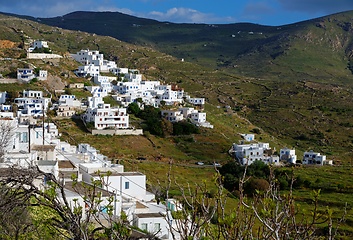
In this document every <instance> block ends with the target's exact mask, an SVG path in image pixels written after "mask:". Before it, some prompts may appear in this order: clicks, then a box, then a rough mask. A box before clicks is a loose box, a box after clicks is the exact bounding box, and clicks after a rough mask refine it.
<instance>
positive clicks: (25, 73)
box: [17, 68, 36, 82]
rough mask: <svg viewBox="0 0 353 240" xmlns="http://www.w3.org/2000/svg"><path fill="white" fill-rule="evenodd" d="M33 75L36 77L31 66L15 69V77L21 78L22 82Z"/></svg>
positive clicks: (28, 79) (27, 80)
mask: <svg viewBox="0 0 353 240" xmlns="http://www.w3.org/2000/svg"><path fill="white" fill-rule="evenodd" d="M35 77H36V75H35V74H34V71H33V69H31V68H18V69H17V79H18V80H21V81H24V82H29V81H31V80H32V79H33V78H35Z"/></svg>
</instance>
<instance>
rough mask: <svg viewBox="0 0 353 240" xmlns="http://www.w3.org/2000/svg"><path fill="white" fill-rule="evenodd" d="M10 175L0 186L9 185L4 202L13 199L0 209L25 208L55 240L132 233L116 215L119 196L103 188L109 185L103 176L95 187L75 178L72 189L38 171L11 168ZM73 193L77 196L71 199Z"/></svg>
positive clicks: (35, 224)
mask: <svg viewBox="0 0 353 240" xmlns="http://www.w3.org/2000/svg"><path fill="white" fill-rule="evenodd" d="M7 174H8V175H7V176H6V177H5V178H3V179H1V180H0V186H8V187H9V189H10V191H7V193H6V195H5V197H4V198H2V199H8V200H10V199H13V200H11V202H9V201H7V203H4V204H2V205H0V210H1V207H4V208H5V209H9V208H15V209H17V208H19V207H25V208H26V209H27V210H29V211H31V212H32V215H33V221H32V224H31V226H32V227H34V226H39V227H40V228H41V230H42V231H41V232H50V233H51V234H53V236H51V237H52V238H53V239H55V237H54V236H57V237H60V236H61V237H64V238H68V239H77V240H79V239H80V240H81V239H97V238H103V239H126V238H128V237H129V236H130V234H131V230H130V229H129V228H128V227H127V223H126V222H125V221H124V219H123V218H120V217H117V216H116V214H115V212H114V211H115V208H114V205H115V201H116V198H115V195H116V194H115V193H112V192H108V191H105V190H104V189H103V188H102V187H104V186H105V185H106V183H105V182H104V181H103V179H104V177H103V175H101V176H102V177H101V178H100V179H98V180H94V181H92V184H88V183H84V182H78V181H77V178H76V177H73V181H72V182H71V184H70V186H71V187H70V186H68V183H66V184H65V185H64V183H63V182H61V181H58V180H57V179H56V178H55V177H54V176H53V175H52V174H48V173H44V172H42V171H40V170H39V169H38V168H30V169H16V168H10V169H9V170H8V172H7ZM43 181H44V182H43ZM38 182H43V183H42V184H39V185H38ZM69 192H73V193H75V195H76V197H74V198H69V197H68V195H67V194H68V193H69ZM103 194H104V195H105V198H104V199H103ZM13 216H15V215H13ZM43 229H46V230H45V231H43Z"/></svg>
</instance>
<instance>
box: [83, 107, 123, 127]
mask: <svg viewBox="0 0 353 240" xmlns="http://www.w3.org/2000/svg"><path fill="white" fill-rule="evenodd" d="M83 120H84V121H86V122H93V123H94V127H95V128H96V129H98V130H101V129H106V128H112V129H127V128H129V115H128V114H127V113H126V108H110V104H102V103H101V104H98V106H97V107H95V108H87V110H86V113H85V114H84V115H83Z"/></svg>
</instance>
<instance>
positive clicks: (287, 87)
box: [0, 20, 353, 231]
mask: <svg viewBox="0 0 353 240" xmlns="http://www.w3.org/2000/svg"><path fill="white" fill-rule="evenodd" d="M17 21H19V20H17ZM10 22H11V24H12V25H10V28H9V27H5V28H3V33H4V35H3V36H1V38H3V39H7V38H8V39H11V40H12V41H18V42H19V43H20V41H21V36H23V35H22V33H21V32H18V31H13V30H11V27H12V28H16V29H21V30H22V31H24V33H25V34H26V35H29V36H31V37H32V38H41V39H48V40H49V41H50V45H51V46H54V44H53V43H54V42H55V43H56V46H55V47H53V48H55V50H56V51H59V52H62V53H65V52H66V51H67V50H70V51H75V50H79V49H80V48H83V47H89V48H91V49H95V47H97V45H98V46H99V48H100V50H101V51H103V52H104V53H105V54H106V55H108V56H110V57H111V58H114V57H115V56H119V57H120V59H119V64H120V65H121V66H129V67H136V68H139V69H141V70H142V71H143V72H144V73H145V74H147V75H149V76H151V77H152V78H153V77H155V78H158V79H164V80H165V81H167V82H179V84H180V85H181V86H183V87H185V88H186V89H187V91H189V92H191V93H193V94H194V95H196V96H203V97H206V98H207V99H208V102H209V104H207V105H206V111H207V113H208V119H209V120H210V121H211V123H212V124H214V125H215V130H212V131H211V130H205V131H202V133H201V134H200V135H195V136H194V137H193V141H192V142H190V138H185V139H179V138H166V139H162V138H155V137H153V136H152V137H151V140H152V142H153V143H154V145H153V144H152V143H151V141H149V140H148V139H147V138H145V137H136V136H131V137H119V136H114V137H107V136H97V137H93V136H91V135H89V134H88V133H86V132H85V131H84V129H83V128H82V125H81V124H80V123H79V122H72V121H68V120H60V121H58V123H59V124H58V125H59V129H60V131H61V132H63V139H67V140H68V141H70V142H71V143H73V144H76V143H79V142H88V143H90V144H92V145H93V146H94V147H96V148H98V149H99V150H101V152H102V153H103V154H106V155H108V156H109V157H111V158H112V159H122V161H123V163H125V166H126V169H127V170H139V171H142V172H144V173H146V174H147V176H148V179H149V183H150V184H151V185H156V184H158V181H159V182H162V181H163V179H165V173H166V171H167V170H168V165H167V164H162V163H166V162H168V161H169V160H171V159H173V160H174V162H177V163H180V164H191V166H175V167H173V172H174V177H175V178H177V180H178V181H179V182H181V183H182V184H186V183H187V182H194V183H195V182H198V181H200V180H202V179H205V180H207V181H209V183H210V182H211V179H212V176H213V174H214V170H213V169H212V168H194V167H193V166H194V164H193V163H194V162H195V161H198V160H200V159H201V160H203V161H206V162H207V161H209V162H211V161H213V160H215V159H217V160H220V162H224V161H227V160H228V159H229V157H228V155H227V153H226V152H227V150H228V148H229V147H230V145H231V143H232V142H236V141H238V140H239V139H240V137H239V135H238V133H243V132H248V131H249V130H251V129H253V128H254V127H255V125H253V124H251V123H249V122H248V120H246V119H245V118H243V116H244V117H247V118H250V119H251V120H252V121H253V122H254V123H256V124H259V125H261V126H263V129H264V130H266V131H268V132H271V133H274V135H275V136H276V137H278V138H274V137H272V136H270V135H268V134H266V132H263V133H262V134H261V135H260V136H257V138H259V139H260V138H261V139H262V140H263V141H270V142H271V146H275V147H276V148H277V149H278V148H279V147H282V146H283V145H284V144H283V142H280V141H279V140H277V139H281V140H284V141H285V142H286V143H287V144H288V146H296V147H297V150H299V152H300V151H303V150H305V149H307V148H309V147H313V148H314V147H315V148H316V147H317V146H321V147H320V150H321V151H323V152H325V153H328V152H332V154H334V156H335V157H337V158H338V157H340V158H342V159H346V160H347V161H348V160H349V159H351V157H350V155H348V154H349V152H348V150H349V149H350V147H349V146H350V144H351V142H350V141H351V140H350V136H353V134H352V133H351V126H350V119H351V117H350V115H351V110H350V109H352V107H351V106H350V101H349V99H350V96H351V92H352V91H351V88H350V87H349V86H344V87H343V86H342V85H340V84H336V83H335V84H321V83H313V82H311V81H308V80H306V81H305V82H304V81H298V82H292V81H289V79H288V80H287V81H283V82H281V84H279V83H278V81H276V79H269V78H261V79H255V78H249V77H239V76H236V75H233V74H228V73H224V72H222V71H219V70H218V71H216V70H209V69H207V68H204V67H200V66H198V65H194V64H191V63H188V62H181V61H176V59H175V58H172V57H170V56H168V55H165V54H161V53H158V52H156V51H155V50H152V49H150V48H147V47H138V46H133V45H129V44H125V43H122V42H120V41H117V40H114V39H111V38H108V37H97V36H94V35H92V34H85V33H75V32H69V31H66V30H62V29H52V28H49V27H45V26H43V25H38V24H35V23H31V22H27V21H19V22H20V23H21V24H22V25H21V24H19V23H18V22H16V23H15V22H14V21H4V22H2V24H0V26H4V25H5V26H6V25H7V24H9V23H10ZM18 51H20V50H18ZM4 54H5V56H6V54H8V53H6V52H5V53H4ZM297 56H298V55H297ZM281 57H282V56H281ZM313 61H314V60H313ZM298 62H300V61H299V60H298ZM61 63H62V64H64V63H65V65H64V67H63V69H60V67H59V68H58V69H56V68H53V69H52V70H51V71H53V74H54V73H60V71H64V70H71V69H67V68H71V67H74V66H75V65H72V64H71V63H70V61H69V60H63V62H61ZM4 64H5V63H4ZM36 64H40V65H42V66H43V67H44V66H46V63H45V62H43V63H40V62H37V63H36ZM67 80H68V81H69V80H70V81H78V80H79V79H67ZM300 80H303V79H300ZM0 87H1V90H6V89H8V86H7V85H1V86H0ZM13 87H14V89H13V91H16V90H21V89H22V87H24V86H23V85H20V86H17V85H16V86H15V85H13ZM26 87H31V88H32V86H26ZM313 93H315V94H313ZM332 96H334V97H335V101H332ZM224 105H231V106H232V107H234V106H240V107H242V109H243V110H242V111H241V112H236V113H235V112H233V111H225V109H224V108H223V107H222V106H224ZM217 106H221V107H220V108H218V107H217ZM320 106H321V107H320ZM340 124H341V125H343V126H341V125H340ZM301 133H304V134H305V135H306V136H300V134H301ZM309 133H310V134H311V133H312V135H309ZM318 133H320V134H318ZM322 134H323V136H322ZM298 136H299V137H301V138H302V139H300V138H299V139H295V138H293V137H298ZM321 139H326V140H325V141H327V142H326V143H325V141H321ZM107 142H110V143H112V144H110V145H109V146H107V144H106V143H107ZM345 153H347V154H345ZM140 155H144V156H147V158H148V159H149V160H154V157H161V158H160V161H161V162H159V163H154V162H137V161H134V159H136V157H137V156H140ZM298 155H299V154H298ZM296 172H297V174H300V175H301V176H303V177H304V178H305V179H309V180H312V181H313V182H317V183H318V184H319V183H325V184H332V186H333V187H334V188H336V189H338V188H339V187H342V186H344V189H352V188H353V185H352V183H351V182H350V180H349V179H351V173H350V168H346V169H345V168H320V169H317V168H302V169H297V170H296ZM181 176H182V177H181ZM314 176H315V177H314ZM314 178H315V179H314ZM317 179H320V180H317ZM339 184H342V185H339ZM176 193H177V192H176ZM296 195H297V198H298V202H301V206H304V207H305V206H306V204H307V202H308V201H309V199H310V191H308V190H307V189H304V190H302V191H298V192H296ZM322 195H323V200H322V202H321V203H322V206H323V208H324V207H325V206H326V205H328V206H333V207H334V210H335V211H336V213H335V216H336V217H339V216H341V215H342V207H341V206H342V203H341V202H337V199H340V200H342V199H343V200H344V201H347V202H349V203H351V202H352V200H351V194H350V193H349V192H346V193H338V192H336V191H332V192H324V193H323V194H322ZM309 202H310V201H309ZM309 205H310V204H309ZM350 213H351V210H350V209H349V214H350ZM350 215H351V214H350ZM351 222H352V219H350V218H349V223H351ZM349 223H348V224H347V225H346V226H345V229H347V230H348V231H352V229H351V228H350V227H349Z"/></svg>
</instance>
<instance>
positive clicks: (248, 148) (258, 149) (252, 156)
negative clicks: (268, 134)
mask: <svg viewBox="0 0 353 240" xmlns="http://www.w3.org/2000/svg"><path fill="white" fill-rule="evenodd" d="M270 149H271V148H270V145H269V143H252V144H235V143H233V147H232V150H233V153H234V156H235V157H236V158H237V159H238V161H239V163H240V164H241V165H246V164H247V165H250V164H252V163H253V162H255V161H263V162H265V163H266V162H268V161H267V159H268V156H267V154H266V151H267V150H270Z"/></svg>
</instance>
